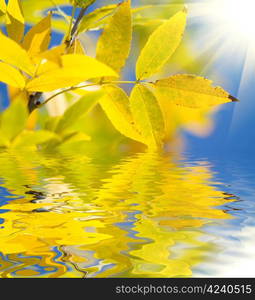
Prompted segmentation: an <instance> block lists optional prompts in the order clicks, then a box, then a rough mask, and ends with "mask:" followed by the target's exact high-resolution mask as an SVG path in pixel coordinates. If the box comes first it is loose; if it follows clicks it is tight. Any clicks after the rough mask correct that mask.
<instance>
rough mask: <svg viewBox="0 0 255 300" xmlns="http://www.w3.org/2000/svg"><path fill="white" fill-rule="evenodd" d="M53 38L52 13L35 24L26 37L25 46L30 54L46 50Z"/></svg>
mask: <svg viewBox="0 0 255 300" xmlns="http://www.w3.org/2000/svg"><path fill="white" fill-rule="evenodd" d="M50 38H51V14H49V15H48V16H47V17H45V18H44V19H42V20H41V21H40V22H39V23H38V24H36V25H35V26H33V27H32V28H31V29H30V30H29V31H28V33H27V34H26V35H25V37H24V41H23V47H24V48H25V49H26V50H27V51H28V53H29V55H30V56H34V55H36V54H38V53H41V52H43V51H46V50H47V49H48V46H49V43H50Z"/></svg>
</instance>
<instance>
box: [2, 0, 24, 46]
mask: <svg viewBox="0 0 255 300" xmlns="http://www.w3.org/2000/svg"><path fill="white" fill-rule="evenodd" d="M6 17H7V20H6V28H7V32H8V35H9V37H10V38H12V39H13V40H15V41H16V42H20V41H21V39H22V38H23V34H24V28H25V25H24V24H25V20H24V15H23V11H22V8H21V2H20V0H9V1H8V5H7V11H6Z"/></svg>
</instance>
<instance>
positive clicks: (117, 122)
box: [100, 84, 144, 143]
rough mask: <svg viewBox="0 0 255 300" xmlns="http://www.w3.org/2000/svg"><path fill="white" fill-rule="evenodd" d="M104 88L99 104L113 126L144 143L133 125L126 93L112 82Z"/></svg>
mask: <svg viewBox="0 0 255 300" xmlns="http://www.w3.org/2000/svg"><path fill="white" fill-rule="evenodd" d="M104 90H105V96H104V97H103V98H102V99H101V100H100V105H101V106H102V108H103V110H104V111H105V113H106V115H107V116H108V118H109V119H110V121H111V122H112V124H113V126H114V127H115V128H116V129H117V130H118V131H119V132H120V133H122V134H123V135H125V136H127V137H129V138H131V139H133V140H136V141H139V142H143V143H144V139H143V137H142V136H141V135H140V134H139V132H138V131H137V130H136V128H135V126H134V119H133V116H132V113H131V111H130V106H129V98H128V96H127V94H126V93H125V92H124V91H123V90H122V89H121V88H119V87H117V86H116V85H113V84H109V85H105V86H104Z"/></svg>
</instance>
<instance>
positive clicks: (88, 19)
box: [78, 4, 117, 33]
mask: <svg viewBox="0 0 255 300" xmlns="http://www.w3.org/2000/svg"><path fill="white" fill-rule="evenodd" d="M116 7H117V4H111V5H106V6H102V7H99V8H97V9H95V10H94V11H92V12H90V13H89V14H87V15H85V16H84V17H83V18H82V21H81V23H80V25H79V28H78V32H79V33H82V32H83V31H86V30H88V29H91V28H95V27H97V26H99V25H100V24H101V23H102V22H104V21H105V19H107V18H108V17H109V16H110V15H111V14H112V13H113V11H114V10H115V9H116Z"/></svg>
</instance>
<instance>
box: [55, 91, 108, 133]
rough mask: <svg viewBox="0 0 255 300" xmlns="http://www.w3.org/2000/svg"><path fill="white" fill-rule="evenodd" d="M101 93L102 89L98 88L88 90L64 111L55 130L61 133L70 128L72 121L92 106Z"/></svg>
mask: <svg viewBox="0 0 255 300" xmlns="http://www.w3.org/2000/svg"><path fill="white" fill-rule="evenodd" d="M103 94H104V93H103V91H102V90H99V91H96V92H88V94H87V95H85V96H83V97H81V98H80V99H79V100H78V101H77V102H75V103H74V104H73V105H71V106H70V107H69V108H68V109H67V110H66V111H65V113H64V115H63V116H62V117H61V118H60V120H59V121H58V124H57V125H56V129H55V132H57V133H61V132H63V131H65V130H66V129H68V128H70V126H71V125H72V124H73V123H75V122H76V121H77V120H79V118H81V117H82V116H83V115H85V114H86V113H88V112H89V111H90V109H92V108H93V106H94V105H95V104H96V103H97V102H98V101H99V99H100V98H101V97H102V96H103Z"/></svg>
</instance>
